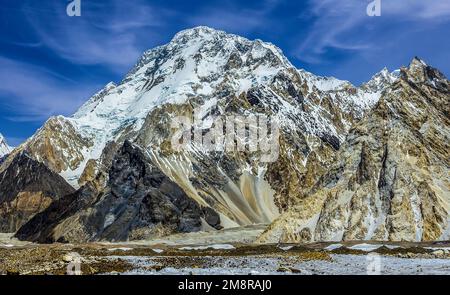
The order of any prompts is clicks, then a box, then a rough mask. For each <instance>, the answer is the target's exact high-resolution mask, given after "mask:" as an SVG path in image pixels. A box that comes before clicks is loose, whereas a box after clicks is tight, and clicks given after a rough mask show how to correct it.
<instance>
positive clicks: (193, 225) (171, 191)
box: [16, 141, 220, 243]
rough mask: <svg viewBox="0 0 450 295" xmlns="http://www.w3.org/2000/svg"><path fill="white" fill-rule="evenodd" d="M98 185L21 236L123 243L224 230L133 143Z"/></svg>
mask: <svg viewBox="0 0 450 295" xmlns="http://www.w3.org/2000/svg"><path fill="white" fill-rule="evenodd" d="M99 177H101V176H100V175H99ZM94 183H101V181H97V182H89V183H88V184H86V185H85V186H83V187H82V188H81V189H80V190H78V191H77V192H76V193H74V194H70V195H68V196H66V197H64V198H62V199H60V200H59V201H57V202H55V203H53V204H52V205H51V206H50V207H49V208H48V209H47V210H45V211H44V212H42V213H41V214H38V215H37V216H35V217H34V218H33V219H32V220H31V221H30V222H29V223H27V224H26V225H24V226H23V227H22V228H21V229H20V230H19V231H18V232H17V234H16V236H17V237H18V238H19V239H21V240H30V241H36V242H42V243H50V242H56V241H58V242H85V241H97V240H108V241H124V240H129V239H144V238H148V237H153V236H161V235H166V234H170V233H174V232H192V231H198V230H200V229H202V228H203V227H204V226H205V224H208V223H209V226H212V227H215V228H219V227H220V218H219V215H218V214H217V213H215V212H214V211H213V210H212V209H210V208H201V207H200V206H199V205H198V204H197V203H196V202H194V201H193V200H191V199H190V198H189V197H188V196H187V195H186V194H185V193H184V192H183V190H182V189H181V188H180V187H179V186H178V185H177V184H175V183H174V182H173V181H171V180H170V179H169V178H168V177H167V176H166V175H165V174H163V173H162V172H161V170H160V169H158V168H157V167H156V166H155V165H153V164H152V162H151V160H150V159H149V157H147V156H146V155H145V154H144V152H143V151H141V149H139V148H138V147H136V146H133V145H132V144H131V143H129V142H128V141H126V142H125V143H124V145H123V147H122V148H121V149H120V150H119V151H118V152H117V154H116V156H115V158H114V160H113V163H112V167H111V169H110V172H109V180H108V183H107V185H106V188H101V189H99V188H98V187H95V185H94ZM202 220H203V221H202Z"/></svg>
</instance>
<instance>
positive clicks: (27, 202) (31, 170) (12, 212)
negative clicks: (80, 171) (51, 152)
mask: <svg viewBox="0 0 450 295" xmlns="http://www.w3.org/2000/svg"><path fill="white" fill-rule="evenodd" d="M73 191H74V189H73V188H72V187H71V186H70V185H69V184H68V183H67V182H66V181H65V180H64V178H62V177H61V176H59V175H58V174H56V173H54V172H52V171H51V170H50V169H48V168H47V167H46V166H45V165H44V164H42V163H39V162H37V161H35V160H33V159H32V158H30V157H29V156H28V155H27V154H26V153H19V154H17V155H16V157H15V158H14V159H13V160H12V162H11V163H10V164H9V165H8V167H7V168H5V169H4V170H3V171H2V172H1V173H0V231H1V232H15V231H16V230H17V229H18V228H20V226H22V225H23V224H24V223H26V222H27V221H28V220H29V219H30V218H32V217H33V216H34V215H35V214H36V213H39V212H41V211H43V210H45V209H46V208H47V207H48V206H49V205H50V204H51V203H52V202H53V201H54V200H57V199H59V198H60V197H62V196H64V195H67V194H70V193H72V192H73Z"/></svg>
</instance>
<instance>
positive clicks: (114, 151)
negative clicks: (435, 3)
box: [0, 27, 448, 242]
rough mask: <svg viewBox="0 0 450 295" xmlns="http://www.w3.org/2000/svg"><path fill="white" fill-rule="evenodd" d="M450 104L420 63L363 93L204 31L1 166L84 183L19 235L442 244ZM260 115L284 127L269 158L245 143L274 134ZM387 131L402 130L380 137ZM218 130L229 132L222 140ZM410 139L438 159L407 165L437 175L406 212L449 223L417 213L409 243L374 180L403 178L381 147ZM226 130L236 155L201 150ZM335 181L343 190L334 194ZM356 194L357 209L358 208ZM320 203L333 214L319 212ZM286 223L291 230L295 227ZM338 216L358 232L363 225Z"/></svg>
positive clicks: (181, 40) (55, 120) (380, 78)
mask: <svg viewBox="0 0 450 295" xmlns="http://www.w3.org/2000/svg"><path fill="white" fill-rule="evenodd" d="M410 94H414V96H412V95H410ZM408 95H409V96H408ZM400 97H401V98H404V99H403V100H400V99H399V98H400ZM413 99H414V101H413ZM446 99H447V103H448V80H446V79H445V77H443V76H442V75H441V74H440V73H439V72H438V71H437V70H434V69H432V68H431V67H429V66H427V65H426V64H425V63H421V62H417V61H416V59H415V60H413V62H412V63H411V65H410V66H409V68H402V69H401V70H400V73H398V71H396V72H394V73H390V72H389V71H388V70H387V69H383V70H382V71H381V72H380V73H378V74H376V75H374V76H373V78H372V79H371V80H370V81H368V82H367V83H364V84H363V85H361V86H360V87H355V86H354V85H352V84H351V83H349V82H348V81H342V80H339V79H336V78H333V77H320V76H316V75H314V74H312V73H309V72H307V71H305V70H301V69H296V68H295V67H294V66H293V65H292V64H291V63H290V62H289V61H288V59H287V58H286V57H285V56H284V55H283V53H282V51H281V50H280V49H279V48H277V47H276V46H274V45H273V44H270V43H266V42H263V41H261V40H254V41H252V40H248V39H245V38H243V37H240V36H236V35H232V34H227V33H225V32H223V31H217V30H214V29H211V28H207V27H197V28H193V29H189V30H185V31H182V32H180V33H178V34H177V35H175V37H174V38H173V39H172V40H171V42H170V43H168V44H166V45H163V46H160V47H157V48H154V49H151V50H148V51H146V52H145V53H144V54H143V56H142V57H141V58H140V59H139V60H138V62H137V63H136V65H135V66H134V67H133V68H132V69H131V70H130V72H129V73H128V74H127V75H126V77H125V78H124V79H123V80H122V81H121V82H120V83H118V84H115V83H109V84H107V85H106V86H105V87H104V88H103V89H102V90H100V91H99V92H98V93H97V94H95V95H94V96H93V97H91V98H90V99H89V100H88V101H87V102H86V103H85V104H84V105H83V106H82V107H81V108H80V109H79V110H78V111H77V112H76V113H75V114H74V115H73V116H71V117H63V116H57V117H52V118H50V119H49V120H48V121H47V122H46V123H45V124H44V126H43V127H42V128H40V129H39V130H38V131H37V132H36V134H35V135H34V136H32V137H31V138H30V139H29V140H27V141H26V143H24V144H23V145H22V146H21V147H20V148H19V149H17V150H16V151H14V152H13V153H11V154H10V155H9V156H8V158H7V159H6V161H5V162H4V163H3V164H2V166H1V167H0V171H2V170H7V169H8V167H11V169H13V166H11V163H13V162H14V159H15V158H16V157H18V155H19V154H20V153H21V152H26V153H27V155H30V157H31V158H33V159H34V160H35V161H36V162H39V163H41V164H43V165H45V166H46V167H48V169H49V170H51V171H52V172H54V173H57V174H59V175H60V176H62V177H63V178H64V179H65V180H66V181H67V182H69V183H70V184H71V185H72V186H73V187H74V188H76V189H78V190H77V191H76V192H75V193H71V194H69V195H67V196H66V197H60V198H57V199H55V200H54V201H53V202H52V204H51V205H49V206H48V207H47V209H46V210H44V211H42V212H40V213H38V214H37V215H36V216H35V217H34V218H32V219H31V220H30V221H29V222H27V224H25V225H24V226H23V227H22V228H21V229H20V230H19V234H18V236H19V237H20V238H21V239H29V240H35V241H45V242H52V241H67V242H83V241H93V240H102V239H106V240H128V239H142V238H149V237H154V236H160V235H167V234H170V233H174V232H186V231H197V230H217V229H220V228H224V227H225V228H227V227H236V226H245V225H251V224H270V223H272V222H274V221H275V223H273V225H272V227H271V229H270V230H269V231H268V232H267V233H265V235H264V237H261V241H263V240H271V241H272V240H289V239H291V238H292V237H293V239H294V240H297V239H299V238H298V237H300V238H301V239H303V240H309V241H312V240H329V239H332V240H335V239H347V238H350V237H352V238H358V239H364V238H367V237H369V238H370V237H372V238H373V237H376V238H380V239H392V240H396V239H401V238H403V237H405V238H407V239H410V240H423V239H431V238H436V237H438V236H439V237H441V236H445V231H446V228H447V227H446V225H445V222H446V220H447V215H446V214H447V212H448V210H447V209H446V207H445V206H446V205H442V206H441V204H445V202H447V201H446V200H447V199H448V190H447V191H445V190H444V189H445V183H448V180H445V178H442V177H440V176H439V175H440V174H438V173H437V172H436V173H434V172H433V173H434V174H433V173H432V172H431V170H432V171H435V170H433V169H435V168H431V167H432V166H433V167H435V166H436V167H441V168H440V169H443V170H442V171H441V173H443V174H442V175H444V174H445V173H446V171H447V170H446V169H448V168H446V167H448V166H445V165H447V163H446V162H445V161H444V162H439V161H443V160H442V159H443V158H444V157H445V156H446V155H447V154H446V152H445V148H444V147H445V146H443V145H442V144H444V143H445V140H442V138H444V139H445V136H446V134H447V133H445V132H447V131H448V114H447V117H445V116H443V115H442V114H444V115H445V113H442V112H440V113H436V114H435V113H434V112H435V110H436V106H437V105H439V104H442V103H445V101H446ZM398 101H401V104H400V105H399V104H398ZM409 103H411V105H413V106H414V108H413V109H412V107H411V105H410V104H409ZM428 111H432V113H431V114H433V115H430V116H429V117H428V119H426V118H422V119H421V120H420V121H418V122H416V119H414V118H413V116H414V115H416V116H417V114H425V113H427V112H428ZM416 112H417V114H416ZM180 118H184V119H187V121H188V122H186V121H185V122H184V124H186V125H187V126H188V127H186V126H185V125H183V126H178V125H176V124H174V122H177V120H179V119H180ZM230 118H233V120H234V121H231V122H233V124H234V123H235V122H237V123H236V125H233V126H232V127H231V128H229V127H227V126H225V127H224V126H222V128H221V127H220V126H221V125H219V123H218V121H217V119H224V120H225V121H226V122H228V120H230ZM236 118H237V120H236ZM254 118H267V119H268V121H267V122H269V121H270V123H271V124H270V126H272V127H273V126H276V128H271V131H270V132H269V133H270V135H271V136H272V138H276V141H271V143H272V145H266V146H265V148H269V151H270V152H272V156H274V157H272V158H271V160H270V161H266V160H264V158H265V156H267V155H266V153H265V152H267V150H263V149H262V148H261V146H263V147H264V141H262V140H261V138H257V139H255V138H253V139H252V138H249V137H248V136H247V135H248V134H250V133H251V130H256V131H257V134H259V135H260V134H264V133H263V131H264V130H266V131H267V129H268V124H265V123H267V122H266V121H264V122H265V123H264V124H258V122H261V121H258V122H257V121H255V120H254ZM258 120H261V119H258ZM410 121H414V122H416V123H411V122H410ZM427 122H428V123H427ZM239 124H241V125H239ZM242 124H243V126H244V127H243V128H241V129H242V130H243V132H241V133H239V132H240V131H238V130H239V126H242ZM383 126H384V127H383ZM435 126H443V129H442V130H444V133H436V132H434V130H435ZM383 128H385V129H383ZM391 129H392V130H395V132H394V131H392V133H389V135H383V134H384V133H383V132H388V131H386V130H391ZM192 130H196V131H198V132H197V133H196V134H199V135H200V141H198V140H196V139H198V138H196V137H195V136H196V135H195V134H194V136H193V138H192V137H190V139H191V140H188V141H187V142H186V144H185V145H184V146H183V148H182V149H176V148H175V147H174V143H175V144H177V143H179V142H178V141H174V140H173V139H174V138H175V137H176V136H178V135H180V134H182V135H185V134H189V135H190V133H191V132H192ZM223 130H227V132H228V133H227V134H225V135H223V134H222V131H223ZM402 130H404V131H405V132H406V131H408V132H409V133H411V134H412V135H411V136H412V137H411V138H409V137H408V138H405V140H406V139H407V140H408V141H405V142H410V143H412V142H413V140H419V142H425V141H424V136H425V135H422V137H420V136H419V135H418V132H419V133H420V132H423V134H427V136H432V134H435V135H436V136H438V137H439V140H434V141H433V142H434V145H429V146H428V147H426V150H427V152H425V154H424V156H423V157H425V158H426V159H428V160H429V161H428V162H423V163H422V164H421V165H411V166H410V167H408V168H407V169H406V168H405V169H404V170H402V169H400V168H398V171H402V173H404V174H405V175H406V174H407V172H408V171H416V170H419V169H421V171H425V170H427V169H430V172H429V175H432V179H437V180H438V181H440V182H438V183H437V184H436V183H434V184H433V183H432V181H431V180H425V183H426V185H427V190H426V191H427V192H428V193H429V194H434V195H435V196H436V197H433V198H431V199H427V201H423V202H422V203H421V204H422V205H421V206H422V207H420V206H419V207H418V206H416V205H414V206H412V207H411V208H412V209H411V210H412V211H411V212H419V211H420V210H422V211H427V212H428V213H429V212H434V211H433V210H432V208H433V206H434V207H435V208H437V206H438V204H439V206H441V207H442V210H441V209H439V210H438V211H436V212H434V213H430V214H431V215H430V214H429V215H427V217H426V218H431V219H433V218H435V219H439V221H438V222H437V224H438V225H436V223H433V222H431V224H432V225H431V226H429V225H426V226H425V223H424V220H425V217H424V216H425V213H420V214H422V215H421V216H422V217H421V218H422V219H421V218H419V217H417V216H419V215H417V214H419V213H417V214H416V213H414V214H416V215H417V216H416V215H414V216H415V217H414V218H410V219H408V220H407V221H406V222H409V223H413V224H414V225H413V226H416V227H417V228H418V227H421V228H422V229H423V230H422V231H419V230H416V231H415V232H414V235H411V234H409V233H404V232H402V226H403V224H402V223H400V224H395V225H392V226H391V225H389V226H387V225H386V223H392V222H393V221H392V220H393V218H394V217H393V216H395V214H397V213H396V212H397V211H395V210H396V209H395V208H397V207H396V206H397V205H396V203H395V200H397V199H396V198H395V196H396V194H398V190H389V189H388V188H385V186H389V185H391V184H384V183H385V182H386V183H389V181H388V180H380V179H379V178H383V177H385V178H386V179H389V180H390V178H389V177H391V174H389V173H391V172H392V171H393V170H392V169H394V168H392V166H389V165H390V164H389V165H388V164H386V163H385V164H383V163H384V162H383V160H382V159H383V156H382V155H381V156H380V157H381V158H380V157H378V156H379V153H382V151H384V149H385V148H386V147H385V146H387V149H388V151H391V150H392V149H393V147H391V145H392V144H391V143H386V140H387V141H389V140H388V138H392V140H394V138H396V136H397V137H398V136H399V134H402V132H403V131H402ZM218 132H219V133H220V134H222V135H223V136H229V135H230V134H229V133H231V136H232V141H231V147H232V148H231V149H225V148H221V147H223V145H222V146H221V145H220V144H219V143H220V140H221V138H222V139H223V137H215V139H214V140H213V141H214V143H215V144H216V145H215V146H214V148H212V149H211V147H210V146H209V147H208V145H207V144H205V143H211V141H210V140H209V139H210V137H208V136H212V135H217V134H218ZM421 134H422V133H421ZM381 135H383V136H384V137H383V138H386V140H384V139H383V140H382V138H381V137H379V136H381ZM442 136H444V137H442ZM208 140H209V141H208ZM426 142H427V143H428V142H432V141H426ZM447 142H448V140H447ZM273 143H276V144H273ZM236 147H241V148H242V147H244V149H239V148H236ZM402 153H403V152H402ZM411 154H412V150H411V151H408V155H411ZM389 155H391V154H389ZM395 155H397V154H395ZM401 155H402V156H403V155H404V153H403V154H401ZM389 157H390V156H389ZM389 159H391V158H389ZM398 159H410V158H398ZM430 159H434V160H433V161H434V162H433V161H431V160H430ZM392 161H396V160H395V158H393V159H392ZM389 163H390V162H389ZM396 163H397V162H396ZM405 163H406V160H405ZM431 163H434V164H431ZM399 164H400V163H399ZM383 165H384V166H383ZM385 166H386V167H389V168H383V167H385ZM382 169H385V170H386V169H387V170H388V171H389V172H383V173H384V174H386V176H382V175H384V174H383V173H381V172H380V171H381V170H382ZM436 169H437V168H436ZM387 170H386V171H387ZM380 175H381V176H380ZM420 175H422V176H420V177H425V176H424V175H423V174H420ZM418 177H419V176H418ZM380 181H381V183H382V184H380V186H379V187H378V186H377V185H376V183H380ZM446 181H447V182H446ZM369 183H370V184H371V185H375V187H376V188H374V187H373V186H369ZM439 183H444V186H441V185H438V184H439ZM363 185H364V189H362V188H361V189H359V187H360V186H363ZM396 185H400V184H399V183H397V184H396ZM366 186H367V187H366ZM333 187H336V188H335V190H336V191H332V192H329V191H328V190H329V189H331V188H333ZM369 187H370V188H369ZM1 189H2V188H0V190H1ZM355 190H357V191H355ZM386 190H389V192H391V191H392V193H386ZM338 191H339V192H340V193H339V194H337V192H338ZM410 192H411V193H412V195H407V194H404V195H402V197H401V198H402V200H407V201H411V202H413V200H412V199H411V198H414V197H412V196H413V195H414V194H422V193H424V191H423V190H422V191H421V192H420V193H419V192H418V188H417V187H416V186H412V187H411V189H410ZM333 194H334V195H333ZM368 194H372V195H374V196H373V197H370V198H369V197H368ZM389 194H391V195H389ZM392 194H393V195H392ZM354 195H355V196H356V195H357V196H358V197H352V198H351V200H353V202H354V204H353V203H351V202H350V203H349V199H348V198H350V196H354ZM380 195H382V196H380ZM387 195H389V196H390V197H389V198H388V197H386V196H387ZM313 196H314V197H313ZM329 196H331V197H329ZM333 196H334V197H333ZM327 198H330V199H327ZM397 198H400V197H397ZM418 198H419V199H421V197H418ZM416 199H417V198H416ZM309 200H314V201H309ZM321 200H322V201H324V202H325V200H327V201H326V202H325V203H321ZM407 201H404V202H407ZM356 202H358V203H357V204H356ZM373 202H375V204H376V205H373ZM380 202H381V203H383V202H384V203H383V206H382V207H380V206H381V205H380V206H379V203H380ZM414 202H415V201H414ZM394 203H395V204H394ZM324 204H328V205H329V206H332V204H335V205H336V208H338V207H339V206H341V205H342V204H347V205H345V206H347V207H345V208H344V209H341V208H340V207H339V208H338V209H339V210H341V211H342V212H344V211H345V210H347V211H345V214H346V215H343V216H344V217H342V216H341V215H339V214H338V215H334V214H335V212H336V211H333V210H331V211H329V212H328V211H327V210H328V209H326V208H325V207H326V206H325V205H324ZM348 204H350V205H348ZM352 204H353V205H352ZM324 206H325V207H324ZM343 206H344V205H343ZM373 206H375V207H373ZM376 206H378V207H376ZM441 207H439V208H441ZM327 208H328V207H327ZM330 208H331V209H333V208H335V207H330ZM354 208H358V209H354ZM380 208H381V209H380ZM418 208H419V209H418ZM322 209H323V212H324V214H327V215H324V216H323V219H320V218H319V215H317V214H319V213H320V212H321V211H322ZM354 210H360V211H361V212H363V213H361V214H360V215H358V214H359V213H358V212H359V211H358V212H356V211H354ZM373 210H378V211H373ZM389 210H391V211H389ZM417 210H419V211H417ZM430 210H431V211H430ZM422 211H421V212H422ZM339 212H340V211H339ZM367 212H371V213H370V214H372V215H370V216H369V215H367V214H369V213H367ZM428 213H426V214H428ZM352 214H354V215H352ZM391 215H392V216H391ZM304 216H309V218H305V217H304ZM348 216H364V219H358V220H356V219H355V218H356V217H354V218H353V217H352V218H353V219H351V220H356V221H355V222H354V223H349V222H350V221H349V219H348V218H347V217H348ZM285 220H288V221H289V222H291V221H292V222H294V221H295V222H294V223H292V224H295V225H296V226H294V227H293V228H290V227H289V226H288V225H287V224H288V223H285V222H284V221H285ZM321 220H322V221H321ZM427 220H429V219H427ZM319 221H321V222H322V223H320V225H319V223H318V222H319ZM336 223H339V224H341V223H342V224H346V225H347V224H351V225H352V230H349V229H347V228H346V227H345V226H336ZM289 224H290V223H289ZM312 224H314V228H313V227H312ZM297 225H298V226H297ZM307 226H308V230H304V229H305V228H306V227H307ZM333 228H335V229H333ZM367 228H369V229H367ZM436 228H439V230H437V229H436ZM382 230H383V231H382ZM308 231H309V232H308ZM346 231H348V234H346ZM378 231H379V232H380V233H379V234H378ZM316 232H317V233H316ZM342 232H343V234H341V233H342ZM375 232H377V234H375ZM280 233H283V234H280ZM438 233H440V234H438Z"/></svg>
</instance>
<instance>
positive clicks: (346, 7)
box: [293, 0, 450, 63]
mask: <svg viewBox="0 0 450 295" xmlns="http://www.w3.org/2000/svg"><path fill="white" fill-rule="evenodd" d="M371 2H372V0H366V1H362V0H346V1H335V0H310V1H309V2H308V6H307V10H308V11H307V12H303V13H302V15H301V17H305V15H306V16H308V17H310V18H311V19H312V20H313V25H312V26H311V29H310V30H309V32H308V33H307V34H306V38H304V39H303V40H302V41H301V42H300V44H299V45H298V46H297V47H296V48H295V52H294V53H293V55H294V56H296V57H297V58H299V59H300V60H303V61H305V62H308V63H319V62H321V61H323V55H324V54H325V53H326V51H327V49H329V48H332V49H338V50H340V49H342V50H354V51H360V52H361V51H366V52H367V51H370V50H377V48H378V47H379V45H380V44H377V43H376V41H375V40H377V38H372V37H373V36H376V35H380V34H385V33H386V32H384V31H382V30H383V29H386V27H383V25H386V24H388V23H389V22H398V21H400V20H401V21H402V22H409V23H410V25H411V26H412V27H418V28H420V27H421V26H424V25H439V23H441V22H443V21H448V20H449V19H450V2H449V1H442V0H427V1H423V0H381V7H382V8H381V13H382V15H381V17H369V16H368V15H367V14H366V8H367V5H368V4H369V3H371ZM377 22H378V23H377ZM380 24H381V25H380ZM377 25H379V27H378V28H382V29H381V30H379V29H377ZM388 29H389V28H388ZM411 29H412V28H411Z"/></svg>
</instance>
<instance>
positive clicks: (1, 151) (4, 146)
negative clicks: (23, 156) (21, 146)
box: [0, 133, 12, 158]
mask: <svg viewBox="0 0 450 295" xmlns="http://www.w3.org/2000/svg"><path fill="white" fill-rule="evenodd" d="M11 151H12V148H11V147H10V146H9V145H8V143H7V142H6V139H5V137H3V135H2V134H1V133H0V158H1V157H3V156H4V155H7V154H9V153H10V152H11Z"/></svg>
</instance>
